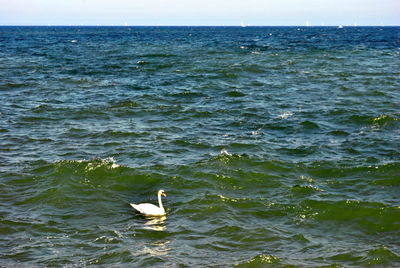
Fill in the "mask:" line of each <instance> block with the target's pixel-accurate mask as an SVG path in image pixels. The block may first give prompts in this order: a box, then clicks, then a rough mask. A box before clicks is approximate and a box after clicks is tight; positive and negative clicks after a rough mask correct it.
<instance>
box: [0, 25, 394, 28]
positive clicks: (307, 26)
mask: <svg viewBox="0 0 400 268" xmlns="http://www.w3.org/2000/svg"><path fill="white" fill-rule="evenodd" d="M0 27H240V28H247V27H304V28H309V27H354V28H355V27H400V25H395V24H389V25H382V24H381V25H374V24H368V25H352V24H329V25H295V24H290V25H289V24H288V25H261V24H259V25H251V24H248V25H245V26H243V25H236V24H226V25H224V24H218V25H212V24H205V25H189V24H187V25H184V24H171V25H168V24H158V25H157V24H154V25H151V24H148V25H147V24H146V25H145V24H137V25H134V24H54V25H53V24H0Z"/></svg>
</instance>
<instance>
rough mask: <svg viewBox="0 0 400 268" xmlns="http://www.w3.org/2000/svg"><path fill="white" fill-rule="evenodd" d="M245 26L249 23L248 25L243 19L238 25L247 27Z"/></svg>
mask: <svg viewBox="0 0 400 268" xmlns="http://www.w3.org/2000/svg"><path fill="white" fill-rule="evenodd" d="M247 26H249V25H248V24H245V23H244V22H243V21H242V22H240V27H247Z"/></svg>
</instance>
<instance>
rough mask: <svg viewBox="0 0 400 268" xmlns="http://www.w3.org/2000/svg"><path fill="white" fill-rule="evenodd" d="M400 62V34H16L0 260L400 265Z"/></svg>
mask: <svg viewBox="0 0 400 268" xmlns="http://www.w3.org/2000/svg"><path fill="white" fill-rule="evenodd" d="M399 58H400V28H399V27H385V28H382V27H365V28H362V27H347V28H346V27H345V28H343V29H337V28H333V27H332V28H329V27H322V28H318V27H307V28H296V27H287V28H285V27H281V28H279V27H272V28H271V27H254V28H253V27H247V28H234V27H232V28H223V27H220V28H212V27H199V28H193V27H181V28H179V27H171V28H169V27H162V28H157V27H139V28H136V27H120V28H112V27H103V28H97V27H87V28H85V27H66V28H65V27H0V100H1V104H0V233H1V234H0V266H5V267H15V266H17V267H20V266H24V267H26V266H28V267H37V266H38V267H43V266H48V267H63V266H65V267H75V266H77V267H83V266H101V267H121V266H129V267H233V266H238V267H261V266H262V267H326V266H329V267H363V266H377V267H396V266H400V109H399V108H400V91H399V88H400V87H399V86H400V76H399V74H400V61H399ZM161 188H163V189H165V190H166V191H167V193H168V197H167V199H165V200H164V201H165V206H166V207H167V210H168V215H167V217H166V218H165V219H159V220H154V219H153V220H150V219H146V218H142V217H140V216H138V215H135V214H134V213H133V211H132V209H131V208H130V207H129V205H128V202H136V203H137V202H144V201H150V202H156V196H155V194H156V191H157V190H158V189H161Z"/></svg>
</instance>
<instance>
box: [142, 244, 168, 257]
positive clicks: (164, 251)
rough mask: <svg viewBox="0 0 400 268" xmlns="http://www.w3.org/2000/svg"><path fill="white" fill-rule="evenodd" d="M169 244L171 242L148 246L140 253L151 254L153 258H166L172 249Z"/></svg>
mask: <svg viewBox="0 0 400 268" xmlns="http://www.w3.org/2000/svg"><path fill="white" fill-rule="evenodd" d="M169 243H170V241H157V242H154V243H151V244H148V245H146V246H145V247H144V248H143V249H142V250H141V251H139V253H140V254H149V255H150V256H152V257H155V256H158V257H159V256H165V255H168V253H169V252H170V251H171V248H170V247H169V246H168V244H169Z"/></svg>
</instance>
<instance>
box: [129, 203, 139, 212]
mask: <svg viewBox="0 0 400 268" xmlns="http://www.w3.org/2000/svg"><path fill="white" fill-rule="evenodd" d="M129 205H131V207H133V208H134V209H136V210H137V211H139V212H140V210H139V207H138V205H136V204H132V203H129Z"/></svg>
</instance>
